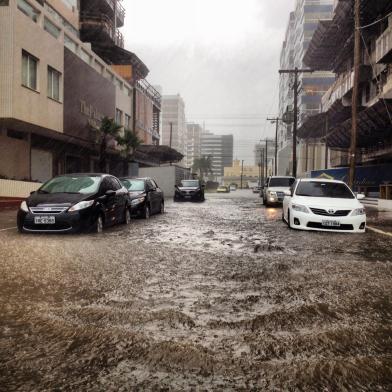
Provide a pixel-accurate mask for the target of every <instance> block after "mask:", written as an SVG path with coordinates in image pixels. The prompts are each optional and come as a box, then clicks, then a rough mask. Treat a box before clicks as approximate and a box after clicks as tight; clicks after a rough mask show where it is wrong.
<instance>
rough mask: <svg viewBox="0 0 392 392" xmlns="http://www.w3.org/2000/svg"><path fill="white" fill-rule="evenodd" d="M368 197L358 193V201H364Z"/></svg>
mask: <svg viewBox="0 0 392 392" xmlns="http://www.w3.org/2000/svg"><path fill="white" fill-rule="evenodd" d="M365 197H366V196H365V195H364V194H363V193H358V194H357V199H358V200H363V199H364V198H365Z"/></svg>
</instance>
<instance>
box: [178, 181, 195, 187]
mask: <svg viewBox="0 0 392 392" xmlns="http://www.w3.org/2000/svg"><path fill="white" fill-rule="evenodd" d="M181 185H182V186H184V187H198V186H199V181H197V180H182V181H181Z"/></svg>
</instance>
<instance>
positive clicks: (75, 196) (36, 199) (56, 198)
mask: <svg viewBox="0 0 392 392" xmlns="http://www.w3.org/2000/svg"><path fill="white" fill-rule="evenodd" d="M94 196H95V195H91V194H90V195H84V194H81V193H37V192H35V193H33V194H32V195H30V196H29V197H28V198H27V200H26V203H27V205H28V206H29V207H38V206H41V205H45V204H56V205H59V204H61V205H64V206H71V205H73V204H76V203H79V202H80V201H83V200H91V199H93V198H94Z"/></svg>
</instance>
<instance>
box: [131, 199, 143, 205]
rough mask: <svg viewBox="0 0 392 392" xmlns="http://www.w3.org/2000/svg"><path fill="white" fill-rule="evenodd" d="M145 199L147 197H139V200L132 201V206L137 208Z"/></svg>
mask: <svg viewBox="0 0 392 392" xmlns="http://www.w3.org/2000/svg"><path fill="white" fill-rule="evenodd" d="M145 199H146V198H145V197H138V198H137V199H133V200H132V201H131V205H132V206H137V205H138V204H140V203H143V201H144V200H145Z"/></svg>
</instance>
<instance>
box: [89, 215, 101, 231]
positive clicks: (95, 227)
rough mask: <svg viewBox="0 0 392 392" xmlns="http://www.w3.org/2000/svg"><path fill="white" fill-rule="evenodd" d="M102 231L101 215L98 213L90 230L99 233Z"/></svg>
mask: <svg viewBox="0 0 392 392" xmlns="http://www.w3.org/2000/svg"><path fill="white" fill-rule="evenodd" d="M102 231H103V217H102V214H99V215H98V216H97V219H96V220H95V222H94V225H93V228H92V232H93V233H96V234H99V233H102Z"/></svg>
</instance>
